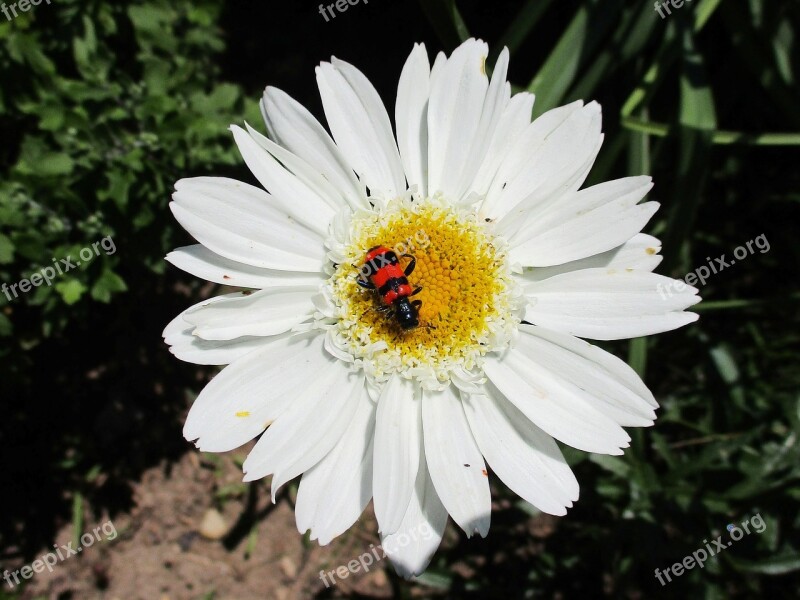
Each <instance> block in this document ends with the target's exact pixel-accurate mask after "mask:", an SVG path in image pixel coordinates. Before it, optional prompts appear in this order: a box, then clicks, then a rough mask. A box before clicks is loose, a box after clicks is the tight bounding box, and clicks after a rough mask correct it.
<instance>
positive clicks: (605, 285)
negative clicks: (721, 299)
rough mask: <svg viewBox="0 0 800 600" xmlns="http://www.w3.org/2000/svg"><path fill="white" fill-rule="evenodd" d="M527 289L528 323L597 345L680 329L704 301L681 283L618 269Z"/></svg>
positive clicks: (579, 273) (574, 274) (564, 277)
mask: <svg viewBox="0 0 800 600" xmlns="http://www.w3.org/2000/svg"><path fill="white" fill-rule="evenodd" d="M524 289H525V295H526V297H527V299H528V307H527V309H526V312H525V320H526V321H529V322H531V323H534V324H535V325H541V326H542V327H547V328H548V329H554V330H556V331H561V332H564V333H569V334H571V335H575V336H579V337H586V338H591V339H597V340H616V339H625V338H631V337H638V336H643V335H652V334H654V333H661V332H662V331H670V330H672V329H677V328H678V327H682V326H683V325H686V324H688V323H692V322H694V321H696V320H697V314H695V313H687V312H682V311H683V309H685V308H688V307H689V306H691V305H693V304H697V303H698V302H699V301H700V298H699V297H698V296H697V295H696V294H697V290H696V289H695V288H693V287H691V286H687V285H685V284H684V283H683V282H681V281H675V280H673V279H670V278H669V277H664V276H662V275H656V274H655V273H645V272H642V271H617V270H616V269H585V270H583V271H574V272H570V273H564V274H562V275H556V276H555V277H550V278H549V279H545V280H544V281H538V282H534V283H529V284H526V285H525V286H524ZM679 289H680V290H681V291H678V290H679Z"/></svg>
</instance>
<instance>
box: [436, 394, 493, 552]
mask: <svg viewBox="0 0 800 600" xmlns="http://www.w3.org/2000/svg"><path fill="white" fill-rule="evenodd" d="M422 430H423V432H424V437H425V458H426V460H427V462H428V469H429V470H430V473H431V479H432V480H433V484H434V486H435V487H436V492H437V494H438V495H439V498H440V499H441V500H442V504H444V506H445V508H446V509H447V512H448V513H450V516H451V517H453V520H454V521H455V522H456V523H458V525H459V527H461V529H463V530H464V532H465V533H466V534H467V537H472V534H473V533H478V534H480V535H481V537H486V534H487V533H488V532H489V523H490V521H491V514H492V496H491V492H490V491H489V477H488V475H487V473H486V464H485V463H484V462H483V456H482V455H481V452H480V450H478V445H477V444H476V443H475V438H474V437H473V436H472V431H471V430H470V428H469V424H468V423H467V417H466V415H465V414H464V408H463V407H462V405H461V398H460V397H459V395H458V392H457V391H456V390H455V388H454V387H453V386H448V387H447V388H446V389H445V390H444V391H442V392H429V391H427V390H426V391H425V392H423V395H422Z"/></svg>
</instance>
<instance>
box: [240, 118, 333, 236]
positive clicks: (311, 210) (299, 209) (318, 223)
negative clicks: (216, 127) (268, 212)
mask: <svg viewBox="0 0 800 600" xmlns="http://www.w3.org/2000/svg"><path fill="white" fill-rule="evenodd" d="M231 132H233V138H234V140H236V145H237V146H238V147H239V152H240V153H241V154H242V158H243V159H244V162H245V163H247V167H248V168H249V169H250V170H251V171H252V172H253V175H255V177H256V179H258V181H259V182H260V183H261V185H263V186H264V188H265V189H266V190H267V191H268V192H269V193H270V195H271V198H272V204H273V205H274V206H275V207H276V208H278V209H280V210H281V211H283V212H285V213H286V214H287V215H288V216H289V217H290V218H291V219H294V220H296V221H298V222H300V223H302V224H303V225H305V226H306V227H308V228H310V229H311V230H313V231H316V232H317V233H319V234H320V235H322V236H325V235H327V233H328V225H329V224H330V222H331V219H333V216H334V214H335V213H336V211H335V210H334V208H333V207H332V206H331V203H330V202H329V201H327V200H326V199H325V198H322V197H320V196H318V195H317V194H316V193H314V190H312V189H311V188H310V187H309V186H308V185H307V184H306V183H304V182H303V181H302V180H301V179H300V178H299V177H297V176H296V175H294V174H293V173H291V172H290V171H288V170H287V169H286V168H285V167H284V166H283V165H281V164H280V163H279V162H278V161H277V160H275V159H274V158H273V156H272V155H271V154H270V153H269V152H267V151H266V150H265V149H264V148H263V147H262V146H261V145H260V144H259V143H258V142H257V141H256V140H255V139H253V137H252V136H251V135H250V134H249V133H247V132H246V131H245V130H244V129H242V128H241V127H238V126H236V125H232V126H231Z"/></svg>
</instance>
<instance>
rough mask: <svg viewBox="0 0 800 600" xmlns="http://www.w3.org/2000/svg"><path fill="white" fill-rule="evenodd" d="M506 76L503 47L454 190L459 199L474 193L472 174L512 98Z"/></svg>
mask: <svg viewBox="0 0 800 600" xmlns="http://www.w3.org/2000/svg"><path fill="white" fill-rule="evenodd" d="M507 75H508V48H503V50H502V51H501V52H500V56H499V57H498V58H497V62H496V63H495V66H494V70H493V71H492V79H491V81H490V82H489V88H488V89H487V90H486V96H485V97H484V101H483V108H482V109H481V117H480V121H479V122H478V128H477V130H476V131H475V135H474V136H473V139H472V144H471V147H470V148H469V153H468V154H467V158H466V162H465V163H464V165H463V166H462V172H461V182H460V185H459V190H458V193H457V196H459V197H461V199H462V201H463V200H465V199H466V198H467V197H469V195H470V194H472V192H473V181H474V180H475V176H476V174H477V172H478V170H479V169H480V167H481V165H482V164H483V163H485V162H487V158H488V157H489V149H490V144H491V143H492V140H493V139H494V137H495V132H496V131H497V127H498V124H499V122H500V118H501V117H502V116H503V112H504V111H505V107H506V106H507V105H508V102H509V100H510V98H511V85H510V84H509V83H508V81H507V80H506V77H507Z"/></svg>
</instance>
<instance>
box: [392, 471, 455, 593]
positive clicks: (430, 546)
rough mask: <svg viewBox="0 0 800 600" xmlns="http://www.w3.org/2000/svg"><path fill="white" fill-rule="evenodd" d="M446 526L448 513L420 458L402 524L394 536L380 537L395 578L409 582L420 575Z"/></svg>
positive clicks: (440, 539) (437, 545) (440, 540)
mask: <svg viewBox="0 0 800 600" xmlns="http://www.w3.org/2000/svg"><path fill="white" fill-rule="evenodd" d="M446 525H447V511H446V510H445V508H444V505H443V504H442V501H441V500H439V496H438V495H437V494H436V489H435V488H434V486H433V481H431V477H430V474H429V473H428V467H427V465H426V464H425V456H424V455H421V456H420V464H419V471H418V472H417V481H416V484H415V486H414V495H413V496H412V497H411V503H410V504H409V505H408V510H407V511H406V514H405V516H404V517H403V522H402V523H401V524H400V528H399V529H398V530H397V531H396V532H395V533H392V534H389V535H381V546H382V547H383V550H384V552H386V555H387V556H388V557H389V559H390V560H391V561H392V564H393V565H394V568H395V571H397V574H398V575H400V576H401V577H405V578H406V579H409V578H411V577H413V576H415V575H420V574H422V572H423V571H424V570H425V568H426V567H427V566H428V563H430V561H431V557H432V556H433V553H434V552H436V549H437V548H438V547H439V544H440V543H441V542H442V535H443V534H444V528H445V526H446Z"/></svg>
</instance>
